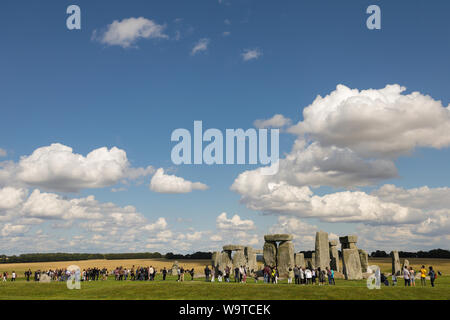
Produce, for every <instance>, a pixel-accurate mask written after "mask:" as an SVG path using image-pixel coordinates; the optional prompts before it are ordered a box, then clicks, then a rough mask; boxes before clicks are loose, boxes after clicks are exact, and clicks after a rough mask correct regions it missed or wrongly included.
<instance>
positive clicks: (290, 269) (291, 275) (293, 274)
mask: <svg viewBox="0 0 450 320" xmlns="http://www.w3.org/2000/svg"><path fill="white" fill-rule="evenodd" d="M294 276H295V272H294V270H293V269H292V268H289V272H288V283H289V284H291V283H292V278H294ZM295 283H297V278H296V279H295Z"/></svg>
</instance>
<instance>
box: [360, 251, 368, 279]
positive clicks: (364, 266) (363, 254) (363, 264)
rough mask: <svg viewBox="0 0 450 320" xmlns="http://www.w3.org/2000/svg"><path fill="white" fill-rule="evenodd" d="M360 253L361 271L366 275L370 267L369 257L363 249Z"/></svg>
mask: <svg viewBox="0 0 450 320" xmlns="http://www.w3.org/2000/svg"><path fill="white" fill-rule="evenodd" d="M358 252H359V260H360V262H361V271H362V273H366V272H367V268H368V267H369V255H368V254H367V252H365V251H364V250H362V249H359V250H358Z"/></svg>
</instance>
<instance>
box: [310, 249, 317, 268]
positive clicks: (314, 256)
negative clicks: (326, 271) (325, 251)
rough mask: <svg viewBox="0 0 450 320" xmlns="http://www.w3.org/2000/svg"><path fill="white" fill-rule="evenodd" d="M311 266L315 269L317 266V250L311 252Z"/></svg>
mask: <svg viewBox="0 0 450 320" xmlns="http://www.w3.org/2000/svg"><path fill="white" fill-rule="evenodd" d="M311 266H312V267H313V268H314V269H315V268H316V267H317V266H316V253H315V252H313V253H311Z"/></svg>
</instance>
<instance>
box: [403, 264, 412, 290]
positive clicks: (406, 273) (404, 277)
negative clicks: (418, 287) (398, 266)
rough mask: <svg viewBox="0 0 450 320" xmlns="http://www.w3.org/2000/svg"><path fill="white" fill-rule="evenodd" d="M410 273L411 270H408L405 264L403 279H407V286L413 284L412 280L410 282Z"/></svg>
mask: <svg viewBox="0 0 450 320" xmlns="http://www.w3.org/2000/svg"><path fill="white" fill-rule="evenodd" d="M410 276H411V275H410V273H409V270H408V268H407V267H406V266H405V267H404V268H403V279H404V280H405V287H409V286H410V285H411V282H410V280H409V279H410Z"/></svg>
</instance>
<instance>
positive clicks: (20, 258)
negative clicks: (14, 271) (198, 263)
mask: <svg viewBox="0 0 450 320" xmlns="http://www.w3.org/2000/svg"><path fill="white" fill-rule="evenodd" d="M211 256H212V254H211V252H195V253H193V254H186V255H182V254H174V253H172V252H169V253H167V254H165V255H163V254H161V253H159V252H142V253H27V254H21V255H13V256H7V255H0V263H24V262H55V261H78V260H94V259H106V260H122V259H160V258H166V259H173V260H174V259H211Z"/></svg>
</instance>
